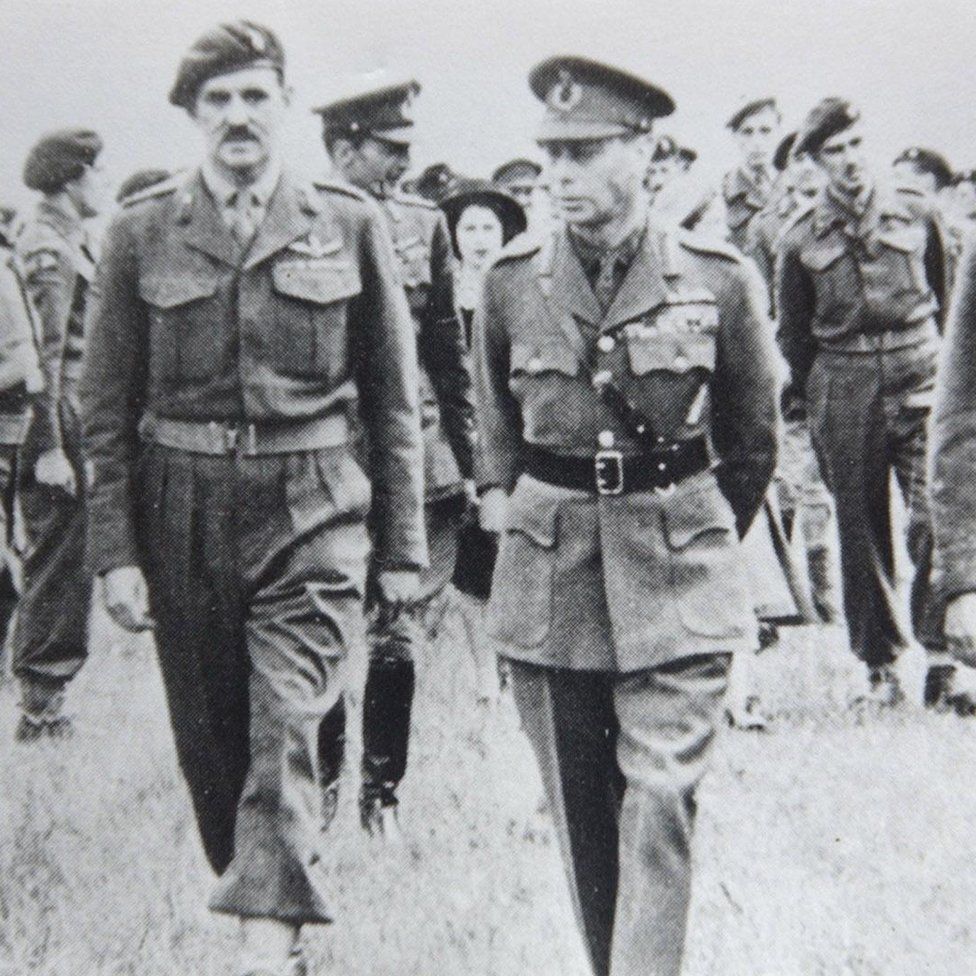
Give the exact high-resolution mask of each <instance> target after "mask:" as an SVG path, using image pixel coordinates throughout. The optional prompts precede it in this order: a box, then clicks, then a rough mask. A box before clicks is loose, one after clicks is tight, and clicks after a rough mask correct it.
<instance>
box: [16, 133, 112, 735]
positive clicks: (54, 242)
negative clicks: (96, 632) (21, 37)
mask: <svg viewBox="0 0 976 976" xmlns="http://www.w3.org/2000/svg"><path fill="white" fill-rule="evenodd" d="M101 152H102V140H101V138H100V137H99V136H98V134H97V133H95V132H92V131H90V130H88V129H67V130H62V131H58V132H52V133H50V134H48V135H45V136H43V137H42V138H41V139H40V140H38V142H37V143H36V144H35V145H34V147H33V148H32V149H31V151H30V153H29V154H28V156H27V160H26V162H25V164H24V182H25V183H26V185H27V186H28V187H29V188H30V189H32V190H36V191H37V192H38V193H40V194H41V199H40V201H39V202H38V204H37V207H36V208H35V210H34V213H33V215H32V217H31V218H30V219H29V220H28V221H27V222H26V224H25V226H24V229H23V231H22V232H21V234H20V235H19V237H18V239H17V256H18V260H19V262H20V264H21V267H22V268H23V272H24V281H25V284H26V286H27V291H28V294H29V295H30V299H31V302H32V303H33V306H34V308H35V309H36V311H37V317H38V324H39V332H40V352H41V366H42V369H43V371H44V385H43V390H42V391H41V392H40V393H38V395H37V399H36V401H35V404H34V411H33V419H32V421H31V423H30V427H29V429H28V431H27V436H26V439H25V440H24V444H23V447H22V451H21V465H20V477H19V481H20V486H19V487H20V504H21V510H22V512H23V515H24V523H25V530H26V540H27V548H26V551H25V554H24V593H23V597H22V600H21V604H20V613H19V614H18V615H17V624H16V626H15V628H14V638H13V671H14V674H15V675H16V677H17V678H18V680H19V682H20V692H21V701H20V705H21V718H20V723H19V724H18V726H17V729H16V732H15V737H16V739H17V740H18V741H19V742H33V741H36V740H38V739H41V738H46V737H55V738H63V737H65V736H68V735H70V734H71V732H72V725H71V721H70V719H69V718H68V716H66V715H65V714H64V713H63V708H64V700H65V689H66V688H67V685H68V683H69V682H70V681H71V679H72V678H73V677H74V676H75V674H77V672H78V670H79V669H80V668H81V666H82V664H83V663H84V661H85V658H86V657H87V654H88V616H89V607H90V604H91V574H90V573H89V571H88V569H87V567H86V565H85V510H86V503H85V485H86V479H85V472H84V468H83V465H82V461H81V431H80V427H79V421H78V379H79V376H80V374H81V362H82V354H83V352H84V349H85V328H84V317H85V306H86V302H87V297H88V288H89V283H90V282H91V279H92V276H93V273H94V269H95V255H96V247H95V242H94V241H93V240H92V238H91V237H90V235H89V233H88V230H87V222H88V221H89V220H90V219H91V218H93V217H97V216H98V214H99V213H101V212H102V211H103V210H104V209H105V208H106V207H107V206H108V205H109V203H110V202H111V197H110V196H109V192H108V186H107V184H106V178H105V174H104V171H103V169H102V166H101V161H100V156H101Z"/></svg>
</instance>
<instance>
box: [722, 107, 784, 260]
mask: <svg viewBox="0 0 976 976" xmlns="http://www.w3.org/2000/svg"><path fill="white" fill-rule="evenodd" d="M781 123H782V116H781V115H780V111H779V107H778V105H777V104H776V99H774V98H757V99H754V100H752V101H748V102H746V103H745V104H744V105H742V106H741V107H740V108H739V109H738V110H737V111H736V112H734V113H733V115H732V117H731V118H730V119H729V120H728V122H726V128H728V129H729V130H730V131H731V133H732V137H733V139H734V140H735V144H736V148H737V149H738V151H739V165H738V166H737V167H736V168H735V169H733V170H731V171H730V172H728V173H726V174H725V178H724V180H723V181H722V197H723V199H724V201H725V218H726V224H727V226H728V236H729V240H730V241H731V242H732V243H733V244H734V245H735V246H736V247H737V248H739V249H740V250H741V249H742V248H744V247H745V244H746V238H747V236H748V233H749V223H750V221H751V220H752V219H753V217H755V216H756V214H757V213H759V211H760V210H762V209H763V208H764V207H765V206H766V204H767V203H768V202H769V197H770V194H771V193H772V189H773V183H774V181H775V178H776V173H775V171H774V169H773V165H772V161H773V152H774V151H775V149H776V146H777V144H778V143H779V131H780V125H781Z"/></svg>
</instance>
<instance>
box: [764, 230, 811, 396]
mask: <svg viewBox="0 0 976 976" xmlns="http://www.w3.org/2000/svg"><path fill="white" fill-rule="evenodd" d="M775 279H776V287H775V289H774V294H775V300H774V303H775V307H776V312H777V315H778V319H777V326H778V328H777V339H778V341H779V348H780V351H781V352H782V353H783V358H784V359H785V360H786V365H787V367H788V368H789V371H790V385H791V386H792V388H793V389H794V390H796V392H797V393H798V394H799V395H802V394H803V392H804V391H805V390H806V385H807V376H808V375H809V373H810V368H811V367H812V366H813V360H814V357H815V356H816V353H817V343H816V340H815V339H814V336H813V312H814V308H815V305H816V292H815V290H814V286H813V281H812V280H811V279H810V275H809V274H808V273H807V270H806V268H804V267H803V264H802V263H801V261H800V256H799V253H798V252H797V250H796V248H795V247H794V246H792V245H791V244H790V242H789V240H786V241H783V242H782V244H781V246H780V247H779V249H778V252H777V258H776V271H775Z"/></svg>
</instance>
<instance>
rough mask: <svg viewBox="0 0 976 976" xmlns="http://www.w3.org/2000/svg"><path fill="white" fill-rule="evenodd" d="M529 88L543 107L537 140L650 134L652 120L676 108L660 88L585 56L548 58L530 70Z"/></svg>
mask: <svg viewBox="0 0 976 976" xmlns="http://www.w3.org/2000/svg"><path fill="white" fill-rule="evenodd" d="M529 87H530V88H531V89H532V91H533V93H534V94H535V95H536V97H537V98H539V99H541V100H542V101H543V102H545V103H546V109H547V110H546V114H545V117H544V118H543V120H542V125H541V126H540V128H539V131H538V132H537V133H536V141H538V142H553V141H561V140H587V139H607V138H611V137H613V136H624V135H628V134H634V133H642V132H650V131H651V121H652V120H653V119H656V118H660V117H662V116H665V115H670V114H671V113H672V112H673V111H674V102H673V101H672V100H671V96H670V95H669V94H668V93H667V92H666V91H664V90H663V89H661V88H658V87H657V86H656V85H652V84H651V83H650V82H649V81H645V80H644V79H643V78H638V77H637V76H636V75H632V74H630V73H629V72H627V71H621V70H620V69H619V68H614V67H611V66H610V65H607V64H602V63H601V62H599V61H591V60H590V59H589V58H580V57H574V56H569V55H559V56H557V57H553V58H549V59H548V60H546V61H543V62H542V63H541V64H539V65H537V66H536V67H535V68H533V69H532V72H531V73H530V74H529Z"/></svg>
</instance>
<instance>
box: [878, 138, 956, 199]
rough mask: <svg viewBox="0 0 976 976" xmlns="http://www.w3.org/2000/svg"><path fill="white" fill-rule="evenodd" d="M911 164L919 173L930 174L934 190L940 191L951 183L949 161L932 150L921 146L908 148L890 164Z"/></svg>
mask: <svg viewBox="0 0 976 976" xmlns="http://www.w3.org/2000/svg"><path fill="white" fill-rule="evenodd" d="M898 163H911V164H912V165H913V166H914V167H915V168H916V169H917V170H918V171H919V172H920V173H930V174H931V175H932V176H934V177H935V188H936V189H937V190H941V189H942V188H943V187H946V186H948V185H949V184H950V183H951V182H952V167H951V166H950V165H949V161H948V160H947V159H946V158H945V156H943V155H942V153H938V152H936V151H935V150H934V149H925V148H923V147H922V146H909V148H908V149H906V150H905V151H904V152H903V153H901V155H899V156H898V158H897V159H896V160H895V161H894V163H893V164H892V165H893V166H897V165H898Z"/></svg>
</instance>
